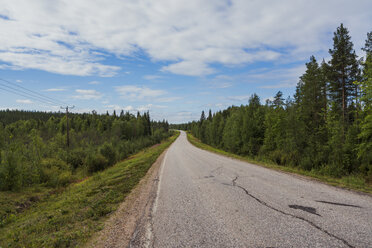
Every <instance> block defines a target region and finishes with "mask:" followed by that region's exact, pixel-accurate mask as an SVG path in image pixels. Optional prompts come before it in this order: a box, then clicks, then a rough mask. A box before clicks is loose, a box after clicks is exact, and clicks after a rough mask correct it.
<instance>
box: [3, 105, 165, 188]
mask: <svg viewBox="0 0 372 248" xmlns="http://www.w3.org/2000/svg"><path fill="white" fill-rule="evenodd" d="M69 126H70V146H69V147H67V146H66V117H65V116H64V115H63V114H61V113H44V112H27V111H19V110H16V111H10V110H6V111H0V190H20V189H22V188H25V187H29V186H32V185H37V184H42V185H45V186H48V187H60V186H66V185H67V184H69V183H71V182H73V181H75V180H78V179H79V178H82V177H85V176H87V175H89V173H93V172H97V171H100V170H104V169H106V168H107V167H109V166H112V165H113V164H115V163H116V162H118V161H119V160H122V159H125V158H127V157H128V156H130V155H131V154H133V153H135V152H138V151H139V150H141V149H143V148H145V147H148V146H151V145H154V144H156V143H159V142H160V141H161V140H163V139H164V138H167V137H169V135H170V134H169V132H168V128H169V125H168V123H167V122H166V121H163V122H154V121H151V120H150V114H149V113H148V112H146V113H144V114H143V115H141V114H140V113H138V114H137V116H134V115H132V114H130V113H128V112H127V113H124V112H123V111H122V113H121V114H120V116H117V115H116V113H115V114H114V115H109V114H107V113H106V114H104V115H98V114H97V113H96V112H95V111H93V113H92V114H86V113H85V114H74V113H71V114H69ZM153 132H154V135H153Z"/></svg>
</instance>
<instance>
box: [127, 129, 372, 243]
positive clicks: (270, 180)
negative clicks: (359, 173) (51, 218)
mask: <svg viewBox="0 0 372 248" xmlns="http://www.w3.org/2000/svg"><path fill="white" fill-rule="evenodd" d="M158 179H159V181H158V183H157V189H156V190H157V193H156V194H155V196H154V199H153V201H151V205H152V206H151V211H150V212H151V213H150V214H149V216H148V218H144V221H143V223H141V224H140V225H139V226H138V229H141V230H137V231H136V233H135V235H134V237H133V239H132V242H131V247H161V248H163V247H372V197H371V196H369V195H365V194H358V193H354V192H351V191H347V190H342V189H339V188H335V187H331V186H328V185H325V184H322V183H318V182H315V181H312V180H308V179H304V178H302V177H299V176H293V175H289V174H285V173H281V172H277V171H274V170H270V169H266V168H263V167H260V166H257V165H253V164H249V163H245V162H241V161H238V160H234V159H230V158H226V157H224V156H220V155H216V154H213V153H210V152H207V151H204V150H201V149H198V148H196V147H194V146H193V145H191V144H190V143H189V142H188V141H187V138H186V134H185V133H184V132H182V133H181V135H180V137H179V138H178V139H177V140H176V141H175V142H174V143H173V145H172V146H171V147H170V148H169V149H168V151H167V153H166V155H165V158H164V160H163V164H162V166H161V168H160V172H159V176H158Z"/></svg>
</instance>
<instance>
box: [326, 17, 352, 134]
mask: <svg viewBox="0 0 372 248" xmlns="http://www.w3.org/2000/svg"><path fill="white" fill-rule="evenodd" d="M329 54H330V55H331V56H332V59H331V60H330V62H329V64H330V70H329V75H328V79H329V93H330V98H331V100H332V102H333V108H335V109H333V111H335V112H336V113H337V114H338V115H340V117H341V119H342V123H343V128H344V132H345V127H347V124H348V122H349V121H348V120H349V116H348V114H349V107H350V106H351V105H352V102H353V100H355V99H356V97H357V94H358V88H357V87H356V86H355V84H353V82H354V81H356V80H358V77H359V64H358V61H357V55H356V54H355V51H354V49H353V43H352V42H351V37H350V35H349V31H348V30H347V28H345V27H344V25H343V24H341V25H340V27H338V28H337V30H336V32H334V37H333V49H329Z"/></svg>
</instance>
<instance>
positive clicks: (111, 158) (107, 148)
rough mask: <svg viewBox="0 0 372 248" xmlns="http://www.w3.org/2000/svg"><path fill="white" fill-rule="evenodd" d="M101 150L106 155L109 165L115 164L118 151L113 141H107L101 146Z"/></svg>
mask: <svg viewBox="0 0 372 248" xmlns="http://www.w3.org/2000/svg"><path fill="white" fill-rule="evenodd" d="M99 152H100V153H101V154H102V155H103V156H104V157H105V159H106V160H107V163H108V165H109V166H111V165H113V164H114V163H115V162H116V161H117V160H116V151H115V149H114V147H113V146H112V144H111V143H107V142H105V143H104V144H103V145H102V146H101V147H100V148H99Z"/></svg>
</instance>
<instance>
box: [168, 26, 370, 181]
mask: <svg viewBox="0 0 372 248" xmlns="http://www.w3.org/2000/svg"><path fill="white" fill-rule="evenodd" d="M333 41H334V44H333V49H331V50H330V51H329V52H330V54H331V56H332V59H331V61H330V62H329V63H326V62H324V60H323V62H322V64H321V65H320V66H319V64H318V62H317V61H316V59H315V57H314V56H311V57H310V61H309V62H308V63H306V72H305V73H304V74H303V75H302V76H301V77H300V80H299V82H298V85H297V88H296V93H295V95H294V99H293V100H292V99H290V98H288V99H287V100H286V101H285V100H284V97H283V94H282V92H281V91H279V92H278V93H277V94H276V95H275V96H274V100H273V101H269V100H268V101H266V105H262V104H261V103H260V100H259V98H258V96H257V95H255V94H254V95H252V97H251V98H250V100H249V103H248V105H246V106H243V105H242V106H240V107H235V106H232V107H229V108H228V109H226V110H224V111H219V112H217V113H214V114H213V115H212V113H211V112H210V113H209V115H208V118H205V114H204V111H203V112H202V115H201V118H200V121H198V122H196V121H194V122H190V123H187V124H180V125H173V126H172V127H173V128H179V129H184V130H189V131H190V132H191V133H192V134H193V135H194V136H195V137H197V138H198V139H200V140H201V141H202V142H204V143H206V144H208V145H211V146H214V147H216V148H220V149H223V150H225V151H228V152H232V153H235V154H238V155H244V156H249V157H251V158H256V159H259V160H265V161H266V160H269V161H271V162H274V163H276V164H278V165H282V166H291V167H299V168H301V169H304V170H307V171H313V172H314V173H318V174H320V175H328V176H333V177H341V176H344V175H350V174H359V175H362V177H366V178H367V179H368V180H370V182H372V81H371V80H372V55H371V48H372V33H368V35H367V41H366V46H365V48H364V51H366V60H365V62H364V64H363V66H362V68H363V74H362V75H361V68H360V65H359V62H358V60H357V56H356V54H355V51H354V50H353V43H352V42H351V38H350V36H349V32H348V30H347V29H346V28H345V27H344V26H343V25H342V24H341V25H340V27H338V28H337V31H336V32H335V33H334V38H333ZM357 81H359V82H357Z"/></svg>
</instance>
